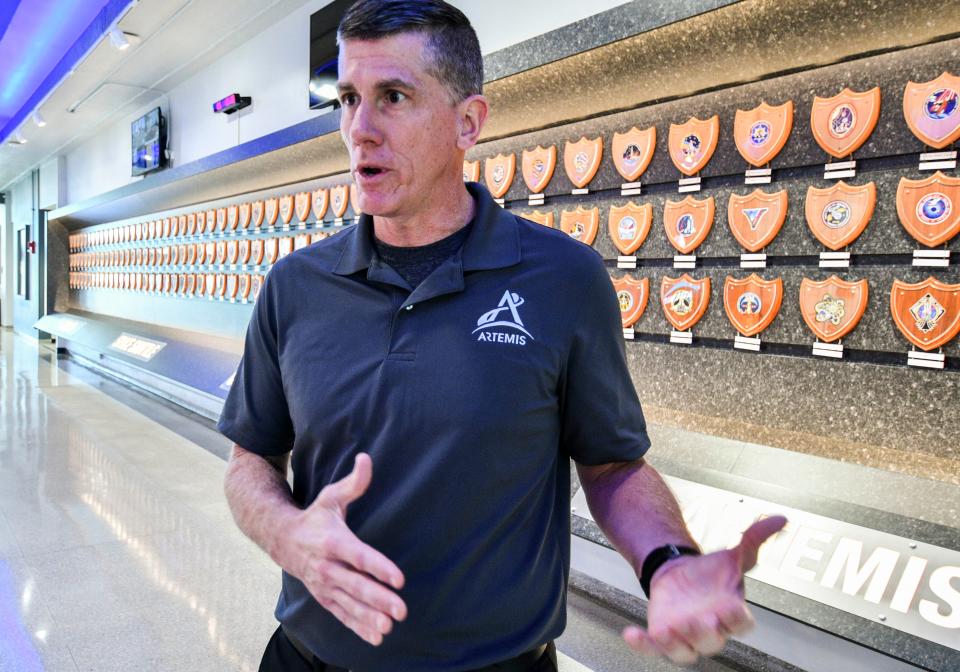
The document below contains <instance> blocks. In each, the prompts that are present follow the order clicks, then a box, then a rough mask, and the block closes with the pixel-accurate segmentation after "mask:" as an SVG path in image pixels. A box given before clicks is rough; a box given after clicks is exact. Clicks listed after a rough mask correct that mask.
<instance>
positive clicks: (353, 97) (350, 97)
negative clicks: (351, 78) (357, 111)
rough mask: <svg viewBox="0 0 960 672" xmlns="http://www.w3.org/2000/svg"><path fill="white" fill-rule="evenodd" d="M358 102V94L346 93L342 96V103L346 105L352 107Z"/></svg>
mask: <svg viewBox="0 0 960 672" xmlns="http://www.w3.org/2000/svg"><path fill="white" fill-rule="evenodd" d="M356 102H357V94H355V93H345V94H343V95H342V96H340V104H341V105H343V106H344V107H350V106H352V105H353V104H354V103H356Z"/></svg>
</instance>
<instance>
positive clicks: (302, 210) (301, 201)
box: [293, 191, 310, 222]
mask: <svg viewBox="0 0 960 672" xmlns="http://www.w3.org/2000/svg"><path fill="white" fill-rule="evenodd" d="M293 208H294V210H295V211H296V213H297V219H298V220H299V221H301V222H305V221H307V217H309V216H310V192H307V191H301V192H299V193H298V194H297V195H296V196H294V197H293Z"/></svg>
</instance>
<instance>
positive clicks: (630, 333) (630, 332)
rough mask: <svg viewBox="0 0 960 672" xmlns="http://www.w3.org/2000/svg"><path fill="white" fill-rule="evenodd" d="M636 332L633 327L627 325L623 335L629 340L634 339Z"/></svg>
mask: <svg viewBox="0 0 960 672" xmlns="http://www.w3.org/2000/svg"><path fill="white" fill-rule="evenodd" d="M634 333H635V332H634V331H633V327H627V328H626V329H624V330H623V337H624V338H625V339H626V340H628V341H632V340H633V335H634Z"/></svg>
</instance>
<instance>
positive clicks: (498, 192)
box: [483, 154, 517, 198]
mask: <svg viewBox="0 0 960 672" xmlns="http://www.w3.org/2000/svg"><path fill="white" fill-rule="evenodd" d="M516 170H517V155H516V154H507V155H506V156H504V155H503V154H497V155H496V156H495V157H493V158H492V159H487V160H486V161H485V162H484V165H483V179H484V181H485V182H486V183H487V189H489V190H490V193H491V194H493V197H494V198H503V195H504V194H506V193H507V191H508V190H509V189H510V185H511V184H512V183H513V175H514V173H515V172H516Z"/></svg>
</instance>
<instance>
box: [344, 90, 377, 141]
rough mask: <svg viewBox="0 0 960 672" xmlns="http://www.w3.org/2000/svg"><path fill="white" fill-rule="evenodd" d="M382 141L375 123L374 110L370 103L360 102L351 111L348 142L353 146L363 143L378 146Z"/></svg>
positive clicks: (375, 115)
mask: <svg viewBox="0 0 960 672" xmlns="http://www.w3.org/2000/svg"><path fill="white" fill-rule="evenodd" d="M381 139H382V134H381V133H380V128H379V124H378V123H377V113H376V108H375V106H374V105H372V104H371V103H368V102H366V101H363V100H361V101H360V102H359V103H358V104H357V105H356V107H354V109H353V116H352V119H351V120H350V141H351V142H352V143H353V144H354V145H361V144H364V143H368V142H369V143H374V144H379V143H380V141H381Z"/></svg>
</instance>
